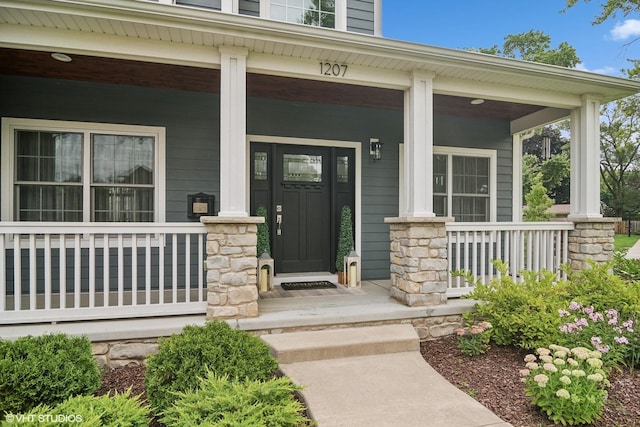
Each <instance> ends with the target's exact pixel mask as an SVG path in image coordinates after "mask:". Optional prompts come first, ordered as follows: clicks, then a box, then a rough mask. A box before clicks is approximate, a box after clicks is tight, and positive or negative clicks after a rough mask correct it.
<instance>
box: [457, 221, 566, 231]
mask: <svg viewBox="0 0 640 427" xmlns="http://www.w3.org/2000/svg"><path fill="white" fill-rule="evenodd" d="M446 228H447V231H515V230H522V231H543V230H551V231H557V230H573V229H574V228H575V225H574V224H573V222H570V221H555V222H448V223H447V224H446Z"/></svg>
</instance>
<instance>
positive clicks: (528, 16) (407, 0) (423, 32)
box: [382, 0, 640, 75]
mask: <svg viewBox="0 0 640 427" xmlns="http://www.w3.org/2000/svg"><path fill="white" fill-rule="evenodd" d="M600 3H601V2H600V1H598V0H592V1H591V2H588V3H585V2H580V3H579V4H577V5H576V6H574V7H573V8H571V9H569V10H567V11H566V12H565V13H561V10H562V9H563V8H564V7H565V0H382V8H383V14H382V28H383V35H384V36H385V37H387V38H392V39H398V40H405V41H413V42H418V43H423V44H429V45H434V46H441V47H449V48H454V49H464V48H468V47H491V46H493V45H498V46H502V44H503V42H504V37H505V36H506V35H508V34H518V33H523V32H527V31H529V30H540V31H543V32H545V33H546V34H548V35H550V36H551V46H552V47H557V45H558V44H559V43H561V42H563V41H566V42H568V43H569V44H570V45H571V46H573V47H574V48H575V49H576V51H577V53H578V56H579V57H580V59H581V60H582V63H581V64H580V65H579V66H578V67H577V68H579V69H583V70H587V71H592V72H597V73H602V74H609V75H620V71H619V70H620V69H621V68H627V67H628V66H629V63H628V62H627V61H626V59H627V58H640V41H638V42H635V43H632V44H630V45H628V43H629V42H630V41H632V40H634V39H636V38H638V37H640V16H639V15H638V14H635V15H629V16H627V17H624V16H622V15H618V16H617V17H615V18H613V19H611V18H610V19H608V20H607V21H605V22H604V23H602V24H599V25H592V24H591V22H592V21H593V20H594V18H595V17H596V16H597V15H598V14H599V11H600Z"/></svg>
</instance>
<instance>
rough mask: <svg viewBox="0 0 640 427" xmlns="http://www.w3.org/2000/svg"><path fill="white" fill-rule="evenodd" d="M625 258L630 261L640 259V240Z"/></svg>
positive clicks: (628, 251)
mask: <svg viewBox="0 0 640 427" xmlns="http://www.w3.org/2000/svg"><path fill="white" fill-rule="evenodd" d="M625 258H628V259H640V240H638V241H637V242H636V243H635V244H634V245H633V246H632V247H630V248H629V250H627V254H626V255H625Z"/></svg>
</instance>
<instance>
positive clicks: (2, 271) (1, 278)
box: [0, 234, 9, 311]
mask: <svg viewBox="0 0 640 427" xmlns="http://www.w3.org/2000/svg"><path fill="white" fill-rule="evenodd" d="M6 257H7V254H6V251H5V240H4V234H0V311H5V310H6V309H7V284H8V283H9V278H8V277H7V269H6V267H5V265H4V260H5V259H7V258H6Z"/></svg>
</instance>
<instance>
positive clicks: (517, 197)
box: [511, 133, 522, 222]
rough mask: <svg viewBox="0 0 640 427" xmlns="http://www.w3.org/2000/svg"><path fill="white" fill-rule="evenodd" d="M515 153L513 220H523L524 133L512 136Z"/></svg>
mask: <svg viewBox="0 0 640 427" xmlns="http://www.w3.org/2000/svg"><path fill="white" fill-rule="evenodd" d="M512 139H513V153H512V160H513V161H512V165H513V166H512V173H513V187H512V190H511V191H512V203H511V204H512V206H511V221H514V222H520V221H522V135H521V134H519V133H516V134H514V135H513V136H512Z"/></svg>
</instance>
